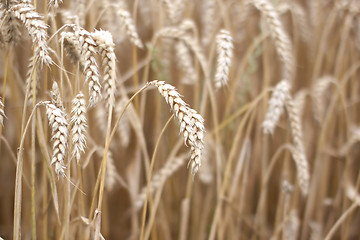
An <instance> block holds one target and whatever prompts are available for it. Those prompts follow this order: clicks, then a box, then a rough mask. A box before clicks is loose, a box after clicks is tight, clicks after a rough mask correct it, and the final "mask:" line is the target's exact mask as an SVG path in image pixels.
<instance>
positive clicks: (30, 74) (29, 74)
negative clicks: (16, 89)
mask: <svg viewBox="0 0 360 240" xmlns="http://www.w3.org/2000/svg"><path fill="white" fill-rule="evenodd" d="M34 57H35V56H31V57H30V59H29V65H28V72H27V74H26V86H30V90H29V95H28V97H27V99H28V101H27V103H28V105H29V106H32V105H33V90H34V89H33V84H32V80H33V72H34V71H35V68H36V77H35V78H36V89H35V95H37V94H38V88H39V71H40V69H39V68H38V67H36V66H34V64H35V62H34Z"/></svg>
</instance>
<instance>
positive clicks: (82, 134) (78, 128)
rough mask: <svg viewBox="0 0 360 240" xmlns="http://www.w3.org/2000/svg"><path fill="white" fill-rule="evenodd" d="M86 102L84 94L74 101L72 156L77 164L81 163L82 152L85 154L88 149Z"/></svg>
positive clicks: (72, 113)
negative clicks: (86, 148)
mask: <svg viewBox="0 0 360 240" xmlns="http://www.w3.org/2000/svg"><path fill="white" fill-rule="evenodd" d="M86 122H87V120H86V102H85V98H84V94H82V93H81V92H80V93H79V94H78V95H76V97H75V98H74V99H73V101H72V110H71V121H70V123H71V124H73V125H72V128H71V133H72V143H73V151H72V156H73V157H74V158H75V159H76V161H77V163H79V162H80V156H81V152H85V147H86V128H87V125H86Z"/></svg>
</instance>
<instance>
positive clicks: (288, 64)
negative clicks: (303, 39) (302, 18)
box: [252, 0, 295, 82]
mask: <svg viewBox="0 0 360 240" xmlns="http://www.w3.org/2000/svg"><path fill="white" fill-rule="evenodd" d="M252 3H253V4H254V6H255V7H256V8H257V9H259V10H260V12H261V13H262V14H263V15H264V16H265V18H266V20H267V22H268V23H269V27H270V30H271V34H272V36H273V38H274V41H275V46H276V51H277V53H278V55H279V56H280V58H281V60H282V61H283V63H284V72H283V78H284V79H286V80H287V81H290V82H292V81H293V78H294V76H295V58H294V56H293V53H292V44H291V41H290V39H289V37H288V35H287V34H286V32H285V31H284V27H283V25H282V23H281V21H280V17H279V14H278V13H277V11H276V10H275V8H274V6H273V5H272V4H271V3H270V1H268V0H252Z"/></svg>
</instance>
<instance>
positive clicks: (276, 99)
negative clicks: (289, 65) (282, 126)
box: [262, 80, 290, 134]
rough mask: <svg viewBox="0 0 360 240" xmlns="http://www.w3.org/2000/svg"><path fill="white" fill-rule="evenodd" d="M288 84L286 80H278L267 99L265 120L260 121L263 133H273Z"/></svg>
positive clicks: (281, 110) (281, 109)
mask: <svg viewBox="0 0 360 240" xmlns="http://www.w3.org/2000/svg"><path fill="white" fill-rule="evenodd" d="M289 88H290V85H289V83H288V82H287V81H285V80H282V81H280V82H279V83H278V84H277V85H276V87H275V89H274V91H273V94H272V96H271V98H270V100H269V107H268V110H267V112H266V115H265V120H264V122H263V123H262V127H263V132H264V134H273V133H274V129H275V126H276V124H277V122H278V121H279V118H280V116H281V114H282V112H283V107H284V104H285V99H286V96H287V94H288V93H289Z"/></svg>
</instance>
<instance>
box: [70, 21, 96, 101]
mask: <svg viewBox="0 0 360 240" xmlns="http://www.w3.org/2000/svg"><path fill="white" fill-rule="evenodd" d="M74 32H75V37H76V39H77V40H78V41H79V44H80V48H81V56H82V57H83V60H84V74H85V78H86V81H87V82H88V83H89V95H90V98H89V107H92V106H94V105H95V104H96V103H97V102H98V101H99V99H100V98H101V84H100V81H99V71H98V67H97V64H96V59H95V53H96V47H97V45H96V43H95V41H94V39H93V38H92V36H91V33H89V32H88V31H86V30H85V29H83V28H82V27H79V26H75V27H74Z"/></svg>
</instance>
